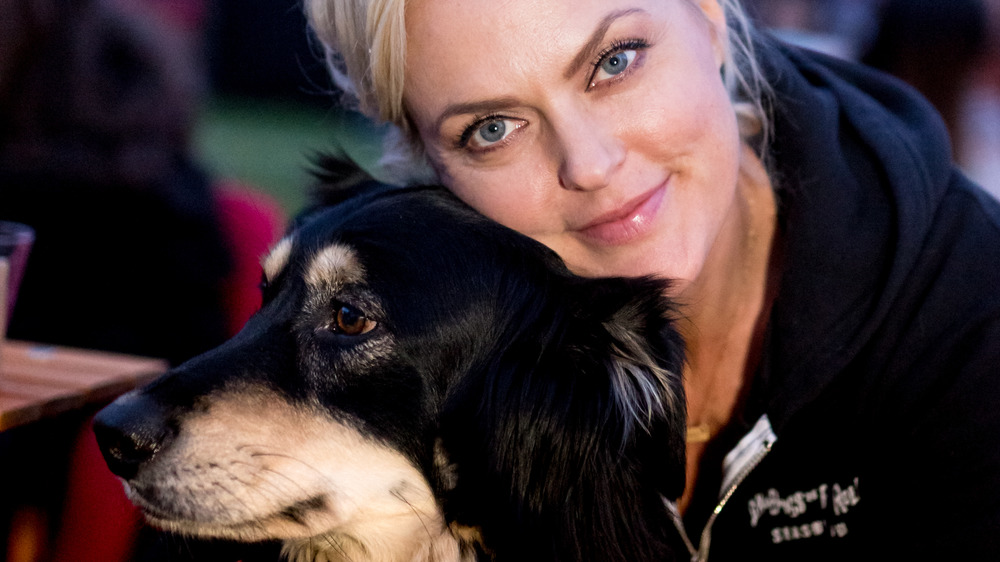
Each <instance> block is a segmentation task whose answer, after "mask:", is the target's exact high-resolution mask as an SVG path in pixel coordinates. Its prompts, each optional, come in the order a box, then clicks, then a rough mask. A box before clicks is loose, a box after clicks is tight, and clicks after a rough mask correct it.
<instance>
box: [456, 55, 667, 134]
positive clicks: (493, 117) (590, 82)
mask: <svg viewBox="0 0 1000 562" xmlns="http://www.w3.org/2000/svg"><path fill="white" fill-rule="evenodd" d="M648 48H649V43H647V42H646V41H644V40H642V39H620V40H617V41H615V42H614V43H612V44H611V46H609V47H608V48H607V49H604V50H603V51H601V53H600V54H599V55H598V56H597V57H596V58H595V60H594V62H593V63H591V68H592V70H591V71H590V76H589V78H588V79H587V89H588V90H590V89H591V88H592V87H594V77H595V76H597V72H598V71H599V70H600V69H601V64H603V63H604V61H605V60H607V58H608V57H610V56H611V55H614V54H617V53H620V52H622V51H630V50H632V51H642V50H645V49H648ZM635 64H636V63H635V62H634V61H633V62H632V63H631V64H630V65H629V66H628V68H626V69H625V70H624V71H623V72H622V74H619V75H616V77H615V78H613V79H617V78H621V77H624V76H627V75H628V74H630V73H631V69H632V67H633V66H634V65H635ZM609 80H612V79H609ZM501 119H507V117H506V116H504V115H500V114H499V113H490V114H488V115H484V116H482V117H477V118H476V119H475V120H474V121H473V122H472V124H470V125H469V126H468V127H466V128H465V129H464V130H463V131H462V133H461V134H460V135H459V137H458V138H457V139H456V140H455V146H456V147H458V148H467V147H468V145H469V139H470V138H472V135H474V134H475V133H476V131H478V130H479V128H480V127H482V126H483V125H484V124H486V123H489V122H490V121H497V120H501ZM502 144H503V141H500V142H498V143H497V145H502ZM495 146H496V145H494V146H490V147H488V148H486V149H480V151H481V152H485V151H488V150H491V149H492V148H495Z"/></svg>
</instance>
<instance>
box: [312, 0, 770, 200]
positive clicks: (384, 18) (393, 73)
mask: <svg viewBox="0 0 1000 562" xmlns="http://www.w3.org/2000/svg"><path fill="white" fill-rule="evenodd" d="M688 1H692V0H688ZM719 4H720V5H721V6H722V9H723V10H724V12H725V14H726V23H727V27H728V30H729V33H728V36H727V49H726V62H725V64H724V65H723V79H724V81H725V84H726V87H727V88H728V90H729V94H730V98H731V99H732V100H733V107H734V109H735V110H736V114H737V117H738V119H739V123H740V133H741V135H742V136H743V138H744V139H745V140H747V141H748V142H749V141H750V140H751V139H755V140H756V142H754V143H752V144H753V145H754V146H755V148H757V150H758V153H761V154H762V153H763V152H764V150H765V147H766V145H767V142H768V140H769V136H770V119H769V109H768V106H769V102H768V100H769V98H770V88H769V87H768V85H767V83H766V81H765V80H764V78H763V76H762V74H761V72H760V69H759V67H758V65H757V59H756V56H755V54H754V43H753V30H752V25H751V23H750V21H749V18H748V17H747V15H746V12H745V11H744V10H743V6H742V5H741V4H740V0H719ZM405 8H406V0H305V9H306V16H307V18H308V20H309V22H310V25H311V26H312V29H313V31H314V32H315V34H316V36H317V37H318V38H319V40H320V42H321V43H322V45H323V49H324V51H325V53H326V59H327V64H328V66H329V69H330V74H331V76H332V77H333V80H334V83H335V84H336V85H337V86H338V87H339V88H340V89H341V90H342V91H343V93H344V99H343V100H342V101H343V102H344V104H345V105H346V106H348V107H350V108H353V109H356V110H358V111H360V112H361V113H363V114H364V115H366V116H368V117H369V118H371V119H374V120H375V121H377V122H386V123H390V124H392V125H394V126H395V127H394V128H393V129H391V130H390V133H389V134H388V135H387V137H386V139H385V146H384V151H385V155H384V157H383V159H382V162H381V165H382V168H383V171H384V174H383V175H384V176H385V177H383V179H386V180H387V181H393V182H395V183H404V184H405V183H415V182H424V181H428V180H430V179H433V178H432V177H429V176H428V174H429V167H428V166H427V163H426V157H425V156H424V155H423V149H422V147H421V145H420V139H419V138H418V137H417V134H416V132H415V131H414V130H413V127H412V124H411V122H410V120H409V117H408V116H407V115H406V110H405V107H404V103H403V82H404V76H405V68H406V22H405Z"/></svg>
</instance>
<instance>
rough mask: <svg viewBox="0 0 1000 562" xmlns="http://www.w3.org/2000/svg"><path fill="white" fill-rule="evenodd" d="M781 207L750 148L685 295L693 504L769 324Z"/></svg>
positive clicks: (689, 456)
mask: <svg viewBox="0 0 1000 562" xmlns="http://www.w3.org/2000/svg"><path fill="white" fill-rule="evenodd" d="M776 216H777V211H776V203H775V198H774V191H773V190H772V187H771V183H770V180H769V179H768V177H767V173H766V171H765V170H764V167H763V165H762V164H761V162H760V160H759V159H758V158H757V157H756V156H755V155H754V154H753V153H752V151H751V150H750V149H749V148H747V147H744V150H743V154H742V158H741V163H740V175H739V180H738V185H737V189H736V193H735V199H734V202H733V205H732V208H731V211H730V213H729V216H728V218H727V219H726V222H725V224H724V226H723V229H722V231H721V232H720V234H719V237H718V239H717V240H716V242H715V244H714V245H713V247H712V250H711V252H710V253H709V256H708V260H707V261H706V263H705V266H704V268H703V269H702V272H701V274H700V275H699V277H698V278H697V279H695V280H694V281H693V282H692V283H691V284H690V285H688V286H687V287H685V289H684V291H683V293H682V294H681V295H679V300H680V302H681V307H682V308H681V312H682V313H683V315H684V318H685V321H684V322H682V324H681V326H680V330H681V333H682V334H683V335H684V338H685V341H686V344H687V367H686V369H685V371H686V372H685V377H684V385H685V391H686V392H687V404H688V430H689V444H688V490H687V491H686V492H685V497H684V498H682V502H681V507H682V509H683V507H685V500H686V499H689V498H690V493H691V492H692V490H693V488H694V480H695V476H696V475H697V466H698V462H699V461H700V456H701V453H702V452H703V447H704V443H705V442H706V441H708V440H710V439H711V438H712V437H714V436H715V435H716V434H717V432H718V431H719V430H720V429H722V427H723V426H725V425H726V424H727V423H729V421H730V420H731V419H732V417H733V415H734V413H735V410H736V407H737V405H738V403H739V399H740V397H741V396H742V394H743V390H744V387H745V384H746V382H747V376H746V368H747V358H748V357H749V356H750V354H751V353H752V351H753V350H752V344H753V342H754V341H755V337H754V336H755V334H756V333H757V332H758V330H759V329H760V327H761V326H762V322H763V321H764V318H763V316H764V314H765V312H766V310H765V308H766V288H767V281H768V262H769V259H770V255H771V246H772V242H773V238H774V229H775V224H776Z"/></svg>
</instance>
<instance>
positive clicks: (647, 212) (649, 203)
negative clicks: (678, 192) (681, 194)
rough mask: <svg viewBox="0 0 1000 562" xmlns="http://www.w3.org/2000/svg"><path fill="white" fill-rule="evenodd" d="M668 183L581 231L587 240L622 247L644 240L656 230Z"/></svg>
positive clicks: (609, 213) (602, 216) (598, 219)
mask: <svg viewBox="0 0 1000 562" xmlns="http://www.w3.org/2000/svg"><path fill="white" fill-rule="evenodd" d="M666 191H667V182H664V183H663V184H661V185H659V186H657V187H656V188H654V189H651V190H650V191H647V192H646V193H643V194H642V195H640V196H638V197H636V198H635V199H632V200H631V201H628V202H627V203H625V204H624V205H622V206H621V207H619V208H617V209H615V210H613V211H611V212H608V213H605V214H603V215H601V216H599V217H598V218H597V219H595V220H593V221H591V222H589V223H588V224H587V225H586V226H584V227H582V228H580V229H578V231H577V232H579V233H580V234H581V235H583V236H584V237H586V238H588V239H590V240H592V241H595V242H597V243H600V244H605V245H620V244H625V243H628V242H631V241H632V240H635V239H636V238H639V237H641V236H642V235H644V234H645V233H647V232H648V231H649V230H650V229H651V228H652V223H653V219H654V218H655V217H656V214H657V212H658V211H659V210H660V205H661V204H662V203H663V197H664V194H665V193H666Z"/></svg>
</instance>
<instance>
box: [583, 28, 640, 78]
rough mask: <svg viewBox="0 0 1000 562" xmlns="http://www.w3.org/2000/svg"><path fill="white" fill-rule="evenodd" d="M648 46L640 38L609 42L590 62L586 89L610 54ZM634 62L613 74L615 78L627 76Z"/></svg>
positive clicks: (637, 49) (638, 49)
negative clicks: (620, 71)
mask: <svg viewBox="0 0 1000 562" xmlns="http://www.w3.org/2000/svg"><path fill="white" fill-rule="evenodd" d="M648 48H649V43H647V42H646V41H644V40H642V39H619V40H618V41H615V42H614V43H612V44H611V46H610V47H608V48H607V49H604V50H603V51H601V53H600V54H599V55H597V57H596V58H595V59H594V62H593V63H591V68H592V69H593V70H591V71H590V76H589V77H588V78H587V89H588V90H589V89H590V88H592V87H593V86H594V77H595V76H597V73H598V71H600V69H601V65H602V64H604V61H606V60H607V59H608V57H610V56H611V55H616V54H618V53H621V52H623V51H643V50H645V49H648ZM635 64H636V62H635V61H633V62H632V64H630V65H629V66H628V68H626V69H625V70H624V71H622V73H621V74H618V75H616V76H615V78H620V77H624V76H627V75H628V74H630V73H631V70H632V68H633V67H634V66H635Z"/></svg>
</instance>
